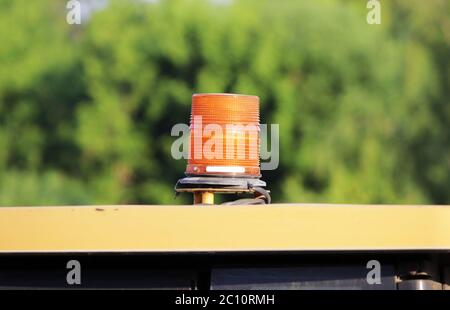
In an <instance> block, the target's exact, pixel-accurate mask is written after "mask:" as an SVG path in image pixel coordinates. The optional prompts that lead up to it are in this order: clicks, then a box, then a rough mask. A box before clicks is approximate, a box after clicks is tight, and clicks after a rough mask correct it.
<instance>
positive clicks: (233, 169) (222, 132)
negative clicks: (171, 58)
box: [186, 94, 260, 177]
mask: <svg viewBox="0 0 450 310" xmlns="http://www.w3.org/2000/svg"><path fill="white" fill-rule="evenodd" d="M259 131H260V127H259V98H258V97H257V96H248V95H236V94H195V95H193V96H192V111H191V124H190V149H189V160H188V165H187V168H186V174H187V175H218V176H244V177H259V176H260V169H259Z"/></svg>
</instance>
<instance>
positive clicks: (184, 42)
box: [0, 0, 450, 205]
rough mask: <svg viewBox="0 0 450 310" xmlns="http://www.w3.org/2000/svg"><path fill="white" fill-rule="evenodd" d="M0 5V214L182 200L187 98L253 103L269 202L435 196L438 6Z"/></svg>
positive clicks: (439, 149)
mask: <svg viewBox="0 0 450 310" xmlns="http://www.w3.org/2000/svg"><path fill="white" fill-rule="evenodd" d="M367 12H368V10H367V9H366V2H365V1H338V0H336V1H266V0H263V1H261V0H253V1H252V0H244V1H194V0H192V1H190V0H186V1H181V0H180V1H164V0H161V1H151V2H148V1H147V2H145V1H137V0H135V1H132V0H130V1H113V0H111V1H110V3H109V5H108V6H107V7H106V8H105V9H102V10H99V11H97V12H95V13H93V14H92V15H91V16H90V17H89V19H88V20H85V22H84V23H83V24H82V25H68V24H67V23H66V13H67V10H66V8H65V1H59V0H40V1H28V0H1V1H0V39H1V42H0V205H44V204H45V205H46V204H49V205H52V204H53V205H56V204H100V203H102V204H115V203H149V204H174V203H190V199H191V197H179V198H177V199H176V200H175V199H174V193H173V186H174V183H175V182H176V180H177V179H178V178H180V177H182V176H183V173H184V168H185V162H184V161H183V160H180V161H176V160H174V159H173V158H172V157H171V155H170V146H171V143H172V142H173V141H174V139H175V138H173V137H171V136H170V130H171V127H172V126H173V125H174V124H176V123H188V121H189V113H190V98H191V95H192V93H195V92H235V93H245V94H254V95H258V96H260V99H261V112H262V122H264V123H278V124H280V131H281V138H280V144H281V149H280V166H279V168H278V169H277V170H275V171H267V172H263V177H264V179H265V180H267V181H268V182H269V187H270V188H271V190H272V192H273V196H274V201H276V202H333V203H344V202H346V203H447V204H448V203H450V2H449V1H445V0H441V1H440V0H432V1H421V0H408V1H406V0H405V1H389V2H386V1H383V2H382V24H381V25H369V24H367V22H366V14H367Z"/></svg>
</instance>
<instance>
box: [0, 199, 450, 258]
mask: <svg viewBox="0 0 450 310" xmlns="http://www.w3.org/2000/svg"><path fill="white" fill-rule="evenodd" d="M396 249H398V250H422V249H423V250H425V249H436V250H450V206H398V205H397V206H388V205H378V206H375V205H314V204H280V205H277V204H274V205H270V206H74V207H0V252H4V253H5V252H6V253H10V252H65V251H68V252H79V251H86V252H117V251H124V252H128V251H130V252H160V251H164V252H174V251H175V252H184V251H288V250H291V251H292V250H295V251H297V250H299V251H303V250H396Z"/></svg>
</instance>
